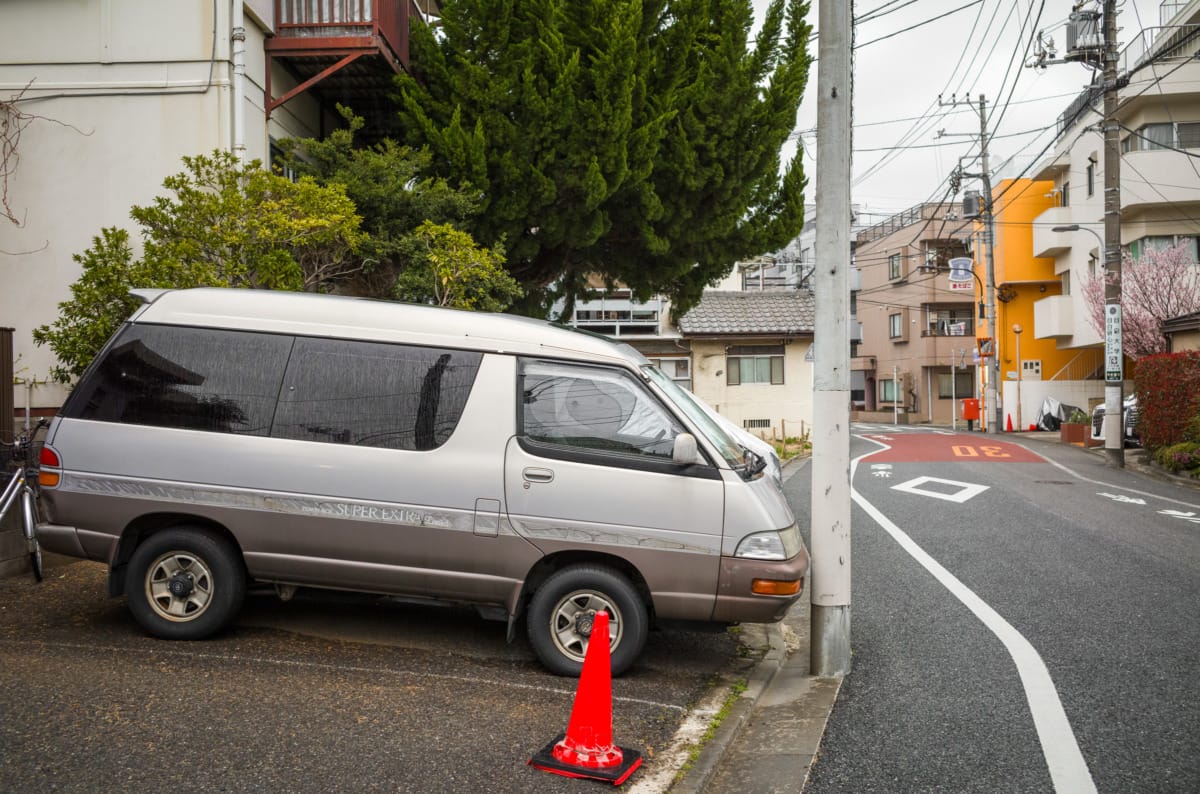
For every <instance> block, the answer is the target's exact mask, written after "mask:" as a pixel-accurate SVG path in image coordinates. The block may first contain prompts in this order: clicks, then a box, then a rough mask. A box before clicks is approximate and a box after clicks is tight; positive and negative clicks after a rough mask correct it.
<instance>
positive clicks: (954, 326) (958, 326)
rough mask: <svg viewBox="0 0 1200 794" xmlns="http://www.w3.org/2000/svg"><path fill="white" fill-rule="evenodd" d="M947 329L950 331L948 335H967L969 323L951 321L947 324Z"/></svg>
mask: <svg viewBox="0 0 1200 794" xmlns="http://www.w3.org/2000/svg"><path fill="white" fill-rule="evenodd" d="M946 330H947V331H948V332H949V333H948V336H966V335H967V324H966V323H950V324H949V325H947V326H946Z"/></svg>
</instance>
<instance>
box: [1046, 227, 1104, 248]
mask: <svg viewBox="0 0 1200 794" xmlns="http://www.w3.org/2000/svg"><path fill="white" fill-rule="evenodd" d="M1050 231H1052V232H1087V233H1088V234H1090V235H1092V236H1093V237H1095V238H1096V242H1098V243H1100V250H1101V251H1103V250H1104V238H1103V237H1101V236H1100V233H1099V232H1097V231H1096V230H1095V229H1089V228H1088V227H1086V226H1080V225H1079V224H1078V223H1072V224H1070V225H1069V226H1051V227H1050Z"/></svg>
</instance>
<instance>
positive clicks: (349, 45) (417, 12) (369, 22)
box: [266, 0, 440, 138]
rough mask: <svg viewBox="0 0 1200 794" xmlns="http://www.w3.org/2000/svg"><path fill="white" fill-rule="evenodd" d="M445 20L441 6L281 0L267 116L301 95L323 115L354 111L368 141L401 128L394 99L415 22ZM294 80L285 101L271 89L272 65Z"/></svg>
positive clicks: (398, 0) (271, 43) (404, 0)
mask: <svg viewBox="0 0 1200 794" xmlns="http://www.w3.org/2000/svg"><path fill="white" fill-rule="evenodd" d="M439 13H440V7H439V3H438V2H437V1H436V0H421V1H420V2H416V0H275V35H274V36H273V37H272V38H270V39H267V42H266V56H267V70H266V94H267V115H268V116H270V115H271V112H272V111H274V110H275V109H276V108H278V107H279V106H280V105H282V104H284V103H285V102H287V101H289V100H291V99H293V98H294V97H296V96H298V95H299V94H302V93H308V94H310V95H311V96H314V97H315V98H316V99H317V101H318V102H320V103H321V105H322V106H323V107H325V108H328V109H330V110H332V108H333V105H334V104H335V103H339V102H340V103H342V104H344V105H347V106H349V107H351V108H352V109H353V110H354V112H355V113H357V114H358V115H360V116H362V117H363V118H364V119H365V120H366V122H367V123H366V126H365V128H364V131H363V134H364V137H367V138H378V137H383V136H384V135H387V134H388V133H390V132H391V131H392V130H393V129H394V127H395V124H396V121H395V116H396V112H395V108H394V107H393V106H392V104H391V100H390V99H389V98H388V97H389V95H390V93H391V89H392V80H393V78H394V77H395V75H396V74H399V73H401V72H404V71H407V70H408V68H409V66H408V40H409V30H410V27H411V24H412V22H413V20H417V19H425V20H430V19H431V18H432V17H434V16H436V15H438V14H439ZM272 62H276V63H279V64H280V65H282V66H283V67H284V69H286V70H287V71H288V72H289V73H290V74H291V76H292V77H294V78H295V80H296V85H295V86H293V87H292V88H290V89H289V90H288V91H286V92H285V93H283V94H282V95H280V96H275V95H274V92H273V91H272V87H271V64H272Z"/></svg>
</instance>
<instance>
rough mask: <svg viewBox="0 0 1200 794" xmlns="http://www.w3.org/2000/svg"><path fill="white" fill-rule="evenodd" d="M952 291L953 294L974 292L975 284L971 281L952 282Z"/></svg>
mask: <svg viewBox="0 0 1200 794" xmlns="http://www.w3.org/2000/svg"><path fill="white" fill-rule="evenodd" d="M950 291H951V292H974V291H975V284H974V283H973V282H970V281H951V282H950Z"/></svg>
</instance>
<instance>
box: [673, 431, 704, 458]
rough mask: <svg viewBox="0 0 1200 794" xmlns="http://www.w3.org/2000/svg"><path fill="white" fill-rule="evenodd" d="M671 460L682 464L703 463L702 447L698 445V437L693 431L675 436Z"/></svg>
mask: <svg viewBox="0 0 1200 794" xmlns="http://www.w3.org/2000/svg"><path fill="white" fill-rule="evenodd" d="M671 460H672V462H674V463H678V464H679V465H681V466H685V465H688V464H691V463H703V462H704V459H703V458H701V457H700V449H699V448H698V447H697V446H696V437H695V436H693V435H692V434H691V433H680V434H679V435H677V436H675V446H674V447H673V448H672V449H671Z"/></svg>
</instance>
